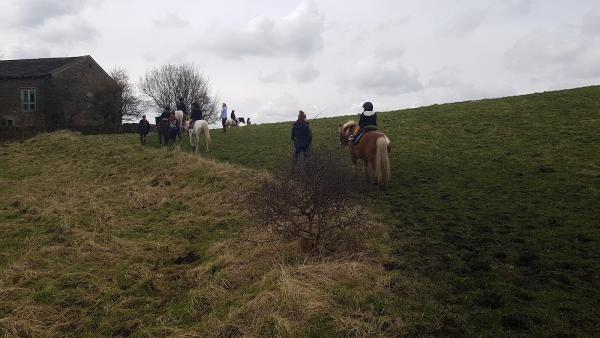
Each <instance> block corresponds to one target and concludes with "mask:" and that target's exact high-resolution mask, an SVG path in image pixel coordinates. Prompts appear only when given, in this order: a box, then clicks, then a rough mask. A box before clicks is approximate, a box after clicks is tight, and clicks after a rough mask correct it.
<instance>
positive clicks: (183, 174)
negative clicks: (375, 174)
mask: <svg viewBox="0 0 600 338" xmlns="http://www.w3.org/2000/svg"><path fill="white" fill-rule="evenodd" d="M309 118H310V115H309ZM348 118H350V117H348V116H346V117H336V118H325V119H318V120H314V121H311V125H312V128H313V132H314V135H315V141H314V143H315V146H319V147H328V148H333V149H336V150H335V151H339V152H340V153H341V154H343V153H344V152H345V149H342V148H340V147H339V146H338V145H337V135H336V128H337V125H338V123H340V122H342V121H345V120H347V119H348ZM379 124H380V126H381V128H382V130H383V131H384V132H386V134H387V135H388V136H389V138H390V139H391V142H392V144H393V148H392V154H391V162H392V175H393V179H392V185H391V187H390V188H389V189H387V190H385V191H379V190H377V189H373V191H371V192H370V193H368V194H367V195H365V196H357V202H358V203H360V204H362V205H365V206H367V207H369V209H370V210H371V211H372V213H373V215H374V216H375V218H376V220H377V221H379V223H380V224H381V225H382V229H383V230H384V231H382V233H379V232H377V233H374V234H373V237H372V238H371V239H370V241H369V243H367V246H368V249H367V250H364V251H359V252H357V253H355V254H354V255H348V256H339V257H338V256H336V257H330V258H327V259H318V258H315V257H308V256H304V255H302V254H300V253H299V251H298V250H297V248H296V246H295V243H285V242H278V243H269V244H261V243H259V242H253V241H248V240H247V238H248V236H252V233H248V229H254V228H251V225H253V222H254V221H253V217H252V215H251V214H249V213H248V212H247V211H246V210H245V208H243V206H241V205H239V204H238V198H239V196H240V194H244V193H245V192H248V191H251V190H252V189H253V188H254V182H255V180H254V178H256V175H262V173H263V172H264V171H263V169H267V170H272V169H274V168H277V167H278V166H281V165H283V164H285V162H286V161H287V160H288V159H289V157H290V154H291V151H292V149H291V144H290V141H289V128H290V124H289V123H279V124H269V125H259V126H250V127H242V128H237V129H232V130H229V131H228V132H227V133H226V134H223V133H220V132H218V131H216V130H215V131H213V133H212V134H211V136H212V138H213V147H212V149H211V151H210V152H209V153H208V154H202V155H201V156H200V157H195V156H193V155H191V154H188V153H187V152H188V151H189V145H188V144H187V142H182V143H181V151H171V152H167V151H166V150H164V149H160V148H159V147H158V144H157V138H156V135H155V134H152V135H150V137H151V143H152V144H151V145H150V146H148V147H141V146H139V145H138V144H137V142H138V139H137V135H107V136H81V135H77V134H74V133H69V132H58V133H54V134H48V135H40V136H38V137H36V138H33V139H31V140H28V141H26V142H23V143H10V144H3V145H0V333H1V334H3V335H6V336H83V335H87V336H108V335H112V336H127V335H133V336H140V337H145V336H165V335H173V336H219V337H232V336H239V335H245V336H274V335H279V336H290V337H291V336H294V337H295V336H305V337H310V336H315V337H316V336H319V337H321V336H410V337H414V336H489V337H498V336H519V335H527V336H557V337H558V336H565V337H566V336H593V335H594V334H595V333H596V332H598V331H599V330H600V327H599V326H598V325H599V324H598V321H597V318H598V317H600V291H598V290H600V276H599V271H600V227H599V226H598V225H599V224H600V205H599V204H598V202H597V201H599V200H600V134H599V133H598V130H600V87H588V88H580V89H574V90H565V91H559V92H548V93H542V94H533V95H526V96H518V97H511V98H503V99H495V100H482V101H476V102H464V103H455V104H445V105H435V106H430V107H423V108H418V109H409V110H401V111H395V112H385V113H379ZM213 159H216V160H218V161H213ZM342 165H350V163H349V160H348V161H347V162H345V163H342Z"/></svg>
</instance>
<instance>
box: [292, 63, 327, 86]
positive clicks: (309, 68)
mask: <svg viewBox="0 0 600 338" xmlns="http://www.w3.org/2000/svg"><path fill="white" fill-rule="evenodd" d="M320 75H321V72H319V70H318V69H317V68H315V66H313V65H312V64H305V65H301V66H299V67H297V68H295V69H294V70H292V72H291V76H292V78H293V79H294V80H296V81H298V82H301V83H307V82H312V81H314V80H316V79H317V78H318V77H319V76H320Z"/></svg>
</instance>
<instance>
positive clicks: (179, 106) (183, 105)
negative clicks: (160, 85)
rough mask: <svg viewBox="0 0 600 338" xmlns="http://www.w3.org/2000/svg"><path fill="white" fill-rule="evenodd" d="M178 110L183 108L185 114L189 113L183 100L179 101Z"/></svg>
mask: <svg viewBox="0 0 600 338" xmlns="http://www.w3.org/2000/svg"><path fill="white" fill-rule="evenodd" d="M176 107H177V110H181V111H182V112H183V113H184V114H187V108H186V107H185V103H183V102H182V101H179V102H177V105H176Z"/></svg>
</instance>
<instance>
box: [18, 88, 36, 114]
mask: <svg viewBox="0 0 600 338" xmlns="http://www.w3.org/2000/svg"><path fill="white" fill-rule="evenodd" d="M36 100H37V94H36V92H35V88H23V89H21V106H22V107H23V111H35V108H36Z"/></svg>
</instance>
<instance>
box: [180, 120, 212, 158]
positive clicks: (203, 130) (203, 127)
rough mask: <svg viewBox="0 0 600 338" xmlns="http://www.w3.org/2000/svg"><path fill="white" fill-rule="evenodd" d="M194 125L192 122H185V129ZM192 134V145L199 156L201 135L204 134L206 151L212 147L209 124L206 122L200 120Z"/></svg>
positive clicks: (195, 124) (191, 131)
mask: <svg viewBox="0 0 600 338" xmlns="http://www.w3.org/2000/svg"><path fill="white" fill-rule="evenodd" d="M190 123H192V122H191V121H190V120H185V129H186V130H187V129H188V126H189V125H190ZM189 133H190V144H191V145H192V147H194V148H195V153H196V154H198V145H199V144H200V135H201V134H204V143H205V144H206V151H207V152H208V147H209V146H210V133H209V132H208V123H207V122H206V121H204V120H198V121H196V122H195V123H194V126H193V127H192V130H190V131H189Z"/></svg>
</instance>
